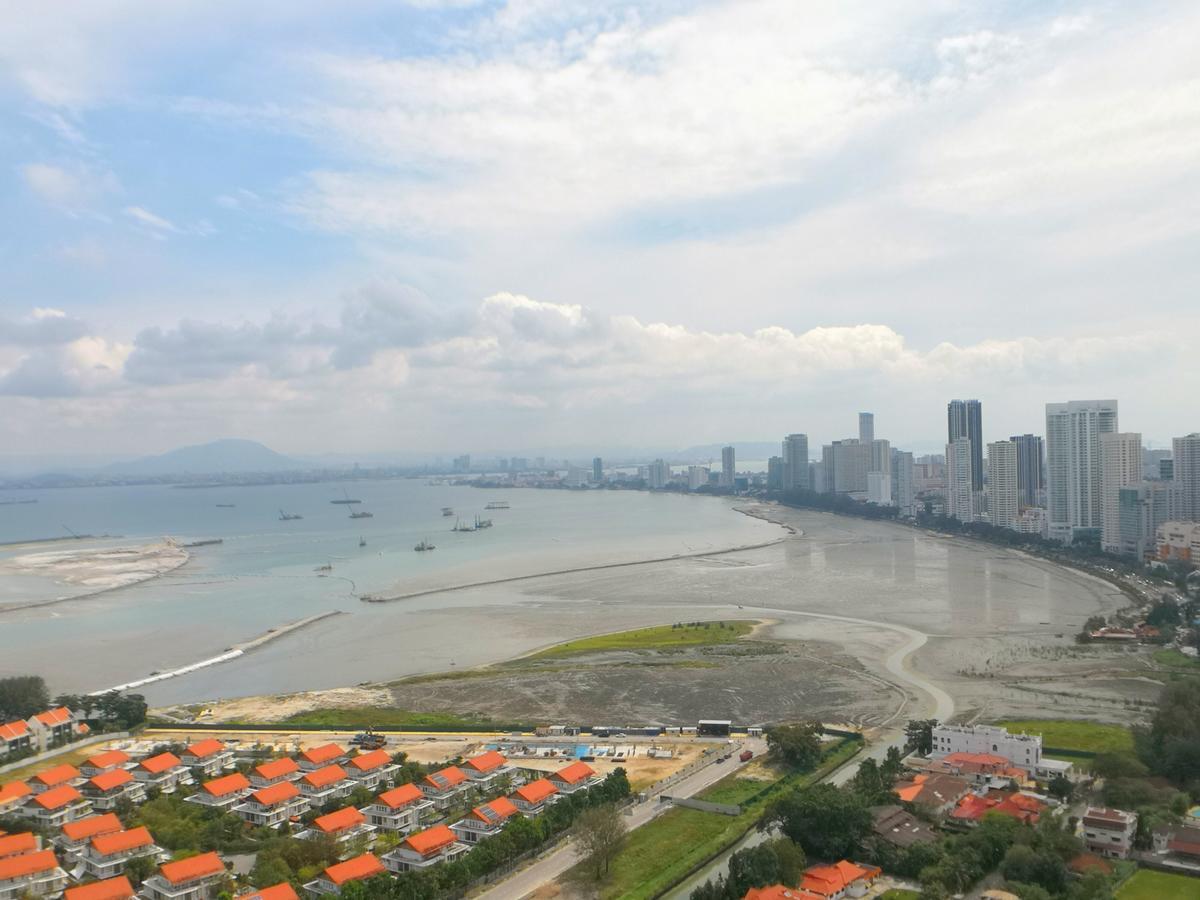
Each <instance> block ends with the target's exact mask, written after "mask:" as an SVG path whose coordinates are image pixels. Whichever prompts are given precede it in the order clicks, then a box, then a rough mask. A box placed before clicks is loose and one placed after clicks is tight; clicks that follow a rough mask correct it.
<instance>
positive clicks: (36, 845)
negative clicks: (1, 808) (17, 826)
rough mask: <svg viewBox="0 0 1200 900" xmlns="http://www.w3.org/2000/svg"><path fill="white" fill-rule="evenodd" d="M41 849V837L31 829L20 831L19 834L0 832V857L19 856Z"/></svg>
mask: <svg viewBox="0 0 1200 900" xmlns="http://www.w3.org/2000/svg"><path fill="white" fill-rule="evenodd" d="M41 849H42V837H41V835H38V834H34V833H33V832H32V831H22V832H20V833H19V834H3V833H0V859H4V858H5V857H7V856H20V855H21V854H22V853H33V852H35V851H37V850H41Z"/></svg>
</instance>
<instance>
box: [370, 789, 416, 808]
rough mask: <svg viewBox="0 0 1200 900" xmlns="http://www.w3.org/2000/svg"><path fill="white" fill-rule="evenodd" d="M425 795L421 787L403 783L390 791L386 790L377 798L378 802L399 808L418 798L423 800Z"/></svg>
mask: <svg viewBox="0 0 1200 900" xmlns="http://www.w3.org/2000/svg"><path fill="white" fill-rule="evenodd" d="M424 797H425V795H424V794H422V793H421V789H420V788H419V787H417V786H416V785H415V784H402V785H400V787H397V788H392V789H391V790H390V791H384V792H383V793H382V794H380V795H379V796H378V797H377V798H376V802H378V803H381V804H382V805H384V806H386V807H389V808H390V809H399V808H400V807H402V806H408V804H410V803H413V802H415V801H417V800H422V799H424Z"/></svg>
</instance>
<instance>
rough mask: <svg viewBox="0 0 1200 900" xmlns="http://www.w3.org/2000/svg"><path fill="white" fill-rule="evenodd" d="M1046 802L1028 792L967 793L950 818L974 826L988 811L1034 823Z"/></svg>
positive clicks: (1028, 823) (1026, 822)
mask: <svg viewBox="0 0 1200 900" xmlns="http://www.w3.org/2000/svg"><path fill="white" fill-rule="evenodd" d="M1045 809H1046V804H1044V803H1042V801H1041V800H1039V799H1037V798H1036V797H1033V796H1031V795H1029V794H1021V793H1016V792H1012V791H1009V792H1005V791H988V792H987V793H986V794H983V795H980V794H967V796H965V797H963V798H962V799H961V800H960V801H959V802H958V805H957V806H956V807H955V808H954V811H953V812H952V813H950V819H951V820H952V821H954V822H956V823H958V824H959V825H966V826H968V827H974V826H975V825H978V824H979V823H980V822H981V821H983V817H984V816H986V815H987V814H988V813H992V812H994V813H999V814H1000V815H1002V816H1008V817H1010V818H1013V819H1016V820H1018V821H1019V822H1022V823H1024V824H1026V825H1036V824H1037V821H1038V819H1039V818H1041V815H1042V812H1043V811H1044V810H1045Z"/></svg>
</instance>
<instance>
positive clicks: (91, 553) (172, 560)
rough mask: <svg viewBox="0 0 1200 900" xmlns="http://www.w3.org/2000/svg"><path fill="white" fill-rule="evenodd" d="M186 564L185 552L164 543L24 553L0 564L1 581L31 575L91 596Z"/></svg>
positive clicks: (76, 592) (167, 540)
mask: <svg viewBox="0 0 1200 900" xmlns="http://www.w3.org/2000/svg"><path fill="white" fill-rule="evenodd" d="M187 561H188V552H187V550H185V549H184V548H183V547H182V546H180V545H179V544H178V543H176V542H175V541H173V540H170V539H166V540H162V541H158V542H155V543H153V544H137V545H134V546H128V547H94V548H88V549H72V550H48V551H43V552H40V553H24V554H21V555H20V556H14V557H11V558H9V559H7V560H4V561H3V562H0V577H2V576H5V575H33V576H38V577H41V578H49V579H53V580H54V581H56V582H58V583H59V584H63V585H70V586H72V587H78V588H86V589H87V592H89V593H94V592H97V591H107V590H112V589H114V588H119V587H126V586H127V585H131V584H137V583H138V582H141V581H148V580H149V579H151V578H156V577H158V576H159V575H162V574H164V573H165V572H170V571H172V570H173V569H178V568H179V567H180V566H182V565H183V564H184V563H186V562H187ZM72 593H73V594H75V595H78V594H79V592H78V591H72Z"/></svg>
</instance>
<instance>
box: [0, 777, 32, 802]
mask: <svg viewBox="0 0 1200 900" xmlns="http://www.w3.org/2000/svg"><path fill="white" fill-rule="evenodd" d="M32 793H33V788H31V787H30V786H29V785H27V784H26V783H25V782H23V781H10V782H9V783H8V784H5V785H0V803H8V802H9V801H12V800H19V799H21V798H22V797H28V796H29V795H30V794H32Z"/></svg>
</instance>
